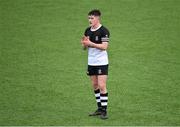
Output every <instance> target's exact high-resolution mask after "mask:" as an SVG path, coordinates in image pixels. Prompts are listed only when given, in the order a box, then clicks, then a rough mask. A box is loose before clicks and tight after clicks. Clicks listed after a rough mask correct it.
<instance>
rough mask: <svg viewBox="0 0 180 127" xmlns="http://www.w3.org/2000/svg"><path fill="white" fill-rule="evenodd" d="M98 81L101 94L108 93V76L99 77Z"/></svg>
mask: <svg viewBox="0 0 180 127" xmlns="http://www.w3.org/2000/svg"><path fill="white" fill-rule="evenodd" d="M97 79H98V86H99V89H100V91H101V93H107V88H106V81H107V75H98V76H97Z"/></svg>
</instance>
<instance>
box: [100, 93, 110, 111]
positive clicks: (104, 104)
mask: <svg viewBox="0 0 180 127" xmlns="http://www.w3.org/2000/svg"><path fill="white" fill-rule="evenodd" d="M100 100H101V107H102V110H103V111H106V109H107V104H108V93H105V94H103V93H101V94H100Z"/></svg>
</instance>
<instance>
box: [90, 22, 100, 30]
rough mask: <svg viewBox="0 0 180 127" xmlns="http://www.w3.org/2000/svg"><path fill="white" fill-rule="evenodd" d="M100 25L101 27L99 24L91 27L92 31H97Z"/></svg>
mask: <svg viewBox="0 0 180 127" xmlns="http://www.w3.org/2000/svg"><path fill="white" fill-rule="evenodd" d="M100 25H101V24H100V23H97V24H95V25H94V26H92V29H97V28H98V27H99V26H100Z"/></svg>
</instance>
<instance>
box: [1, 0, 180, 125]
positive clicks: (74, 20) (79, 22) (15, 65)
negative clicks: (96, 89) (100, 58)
mask: <svg viewBox="0 0 180 127" xmlns="http://www.w3.org/2000/svg"><path fill="white" fill-rule="evenodd" d="M93 8H99V9H100V10H101V11H102V14H103V15H102V23H103V24H104V25H105V26H106V27H108V28H109V30H110V32H111V41H110V45H109V50H108V52H109V59H110V70H109V80H108V84H107V85H108V92H109V108H108V111H109V119H108V120H106V121H102V120H100V119H99V118H90V117H88V116H87V114H88V112H89V111H93V110H95V108H96V104H95V99H94V95H93V92H92V89H91V85H90V81H89V78H88V77H87V76H86V66H87V65H86V64H87V53H86V52H85V51H82V48H81V45H80V38H81V36H82V34H83V32H84V30H85V28H86V27H87V26H88V22H87V13H88V11H89V10H91V9H93ZM179 21H180V1H179V0H109V1H107V0H104V1H103V0H99V1H95V0H91V1H86V0H78V1H76V0H66V1H65V0H0V125H48V126H49V125H82V126H85V125H94V126H95V125H96V126H100V125H110V126H112V125H145V126H146V125H157V126H158V125H162V126H163V125H169V126H171V125H180V101H179V100H180V43H179V41H180V36H179V35H180V22H179Z"/></svg>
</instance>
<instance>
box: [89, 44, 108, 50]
mask: <svg viewBox="0 0 180 127" xmlns="http://www.w3.org/2000/svg"><path fill="white" fill-rule="evenodd" d="M89 47H92V48H98V49H101V50H107V48H108V42H102V44H96V43H93V42H90V43H89Z"/></svg>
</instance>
